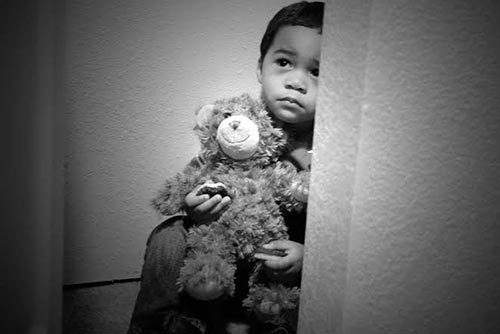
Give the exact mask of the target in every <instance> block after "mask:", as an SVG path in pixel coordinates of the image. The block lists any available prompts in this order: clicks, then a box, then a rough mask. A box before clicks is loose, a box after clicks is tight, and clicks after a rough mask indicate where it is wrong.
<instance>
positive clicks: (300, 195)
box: [291, 181, 309, 203]
mask: <svg viewBox="0 0 500 334" xmlns="http://www.w3.org/2000/svg"><path fill="white" fill-rule="evenodd" d="M291 192H292V196H293V198H295V199H296V200H297V201H299V202H302V203H307V198H308V197H309V187H308V186H307V185H306V184H304V183H302V182H299V181H295V182H293V183H292V185H291Z"/></svg>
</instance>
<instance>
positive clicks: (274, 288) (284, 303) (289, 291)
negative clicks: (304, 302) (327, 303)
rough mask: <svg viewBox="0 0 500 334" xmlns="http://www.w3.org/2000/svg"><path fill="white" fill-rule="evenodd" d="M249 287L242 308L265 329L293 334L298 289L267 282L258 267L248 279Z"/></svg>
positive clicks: (296, 312)
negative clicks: (247, 310) (251, 314)
mask: <svg viewBox="0 0 500 334" xmlns="http://www.w3.org/2000/svg"><path fill="white" fill-rule="evenodd" d="M249 286H250V289H249V293H248V297H247V298H246V299H245V300H244V301H243V306H245V307H246V308H247V309H249V311H250V312H251V313H253V314H254V315H255V317H256V318H257V319H258V320H259V322H261V323H262V324H263V325H264V326H265V327H269V328H275V329H278V328H279V329H282V330H284V332H286V333H293V332H294V331H295V330H296V326H297V320H298V304H299V295H300V291H299V289H298V288H297V287H288V286H285V285H283V284H277V283H269V282H267V281H266V279H265V277H264V275H263V273H262V271H261V270H260V266H259V265H257V266H256V270H255V271H254V272H253V273H252V275H251V277H250V279H249Z"/></svg>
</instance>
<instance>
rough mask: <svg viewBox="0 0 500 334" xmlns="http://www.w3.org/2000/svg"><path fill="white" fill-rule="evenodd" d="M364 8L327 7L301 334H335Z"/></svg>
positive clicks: (357, 129) (348, 207) (343, 286)
mask: <svg viewBox="0 0 500 334" xmlns="http://www.w3.org/2000/svg"><path fill="white" fill-rule="evenodd" d="M368 16H369V1H357V2H338V3H335V2H327V6H326V7H325V21H324V29H323V39H322V41H323V48H322V51H321V52H322V54H321V76H320V90H319V96H318V105H317V111H316V122H315V133H314V153H313V161H312V171H313V172H312V174H311V189H310V196H309V206H308V218H307V219H308V221H307V232H306V242H305V245H306V252H305V257H304V267H303V278H302V298H301V304H300V322H299V331H300V333H302V334H309V333H311V334H312V333H318V334H324V333H340V332H341V325H342V314H343V309H344V305H343V299H344V293H345V289H346V275H347V269H348V268H347V267H348V251H349V250H348V241H349V229H350V224H351V220H352V205H351V201H352V198H353V196H354V194H353V189H354V176H355V173H356V159H357V150H358V141H359V137H360V117H361V103H362V98H363V85H364V71H365V67H366V65H365V58H366V45H367V38H368V33H369V31H368V27H369V25H368V23H369V22H368Z"/></svg>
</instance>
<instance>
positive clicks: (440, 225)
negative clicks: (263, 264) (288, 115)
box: [301, 0, 500, 334]
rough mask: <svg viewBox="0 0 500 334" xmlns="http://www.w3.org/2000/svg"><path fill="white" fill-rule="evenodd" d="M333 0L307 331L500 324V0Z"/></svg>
mask: <svg viewBox="0 0 500 334" xmlns="http://www.w3.org/2000/svg"><path fill="white" fill-rule="evenodd" d="M329 4H330V6H331V7H330V8H329V12H330V14H329V15H332V16H331V17H332V19H331V22H332V23H333V27H334V28H333V29H327V30H326V31H327V32H330V33H331V34H333V36H329V37H328V36H326V35H325V38H326V40H327V44H326V45H325V49H324V53H323V55H322V57H323V58H322V69H321V71H322V72H321V73H322V74H321V75H322V79H323V81H322V84H323V87H322V95H321V97H320V102H321V103H320V108H319V110H318V115H317V117H318V119H320V120H321V121H320V122H317V127H316V135H315V147H314V158H313V177H312V185H311V191H312V194H311V200H312V201H313V202H312V203H311V208H310V211H309V221H308V234H307V240H306V242H307V254H306V261H307V262H306V263H305V273H304V281H305V287H304V295H303V298H302V302H303V303H302V304H301V333H304V334H305V333H370V334H371V333H384V334H387V333H492V334H493V333H499V332H500V324H499V321H498V314H500V288H499V287H500V275H499V271H500V258H499V257H498V254H500V243H499V242H498V238H499V236H500V206H499V205H498V203H499V201H500V168H499V167H500V165H499V162H500V109H499V106H500V94H499V92H500V83H499V78H500V40H499V39H498V31H500V7H499V4H498V2H494V1H481V2H470V1H453V2H452V1H446V2H442V1H430V0H423V1H376V0H374V1H370V4H369V13H370V17H369V21H368V23H369V35H368V37H366V36H363V35H362V33H361V32H363V31H364V30H365V22H367V21H364V20H365V19H366V18H365V17H364V13H366V9H367V7H366V2H363V1H356V2H351V3H349V4H347V3H346V2H340V1H338V2H337V1H331V2H329ZM349 13H359V14H360V15H350V16H339V14H343V15H344V14H345V15H348V14H349ZM342 17H344V19H343V18H342ZM349 19H352V20H349ZM356 26H357V27H358V28H359V29H356V28H352V27H356ZM335 28H336V30H335ZM358 33H359V34H360V35H358ZM349 37H352V39H351V38H350V40H346V38H349ZM354 37H358V38H359V39H355V38H354ZM360 39H361V40H360ZM362 40H365V41H367V42H368V43H367V44H365V45H363V43H362ZM365 46H366V48H365ZM358 48H361V50H358V51H356V49H358ZM363 48H365V50H366V53H365V56H366V58H365V60H366V66H365V70H364V74H365V77H364V83H359V82H357V80H358V79H359V77H360V74H359V71H358V67H357V65H358V64H359V62H362V57H360V58H356V56H357V55H358V53H359V54H363V51H362V49H363ZM349 55H352V57H350V58H349V57H348V56H349ZM323 66H324V67H323ZM351 70H353V72H352V74H349V72H350V71H351ZM325 72H327V73H325ZM360 86H364V91H363V95H362V98H361V99H360V101H361V104H360V106H361V118H360V122H358V121H357V118H358V115H359V108H358V105H357V104H356V101H355V100H356V99H354V103H352V102H351V100H353V98H352V96H353V95H355V96H357V95H358V94H359V91H358V90H357V89H358V88H359V87H360ZM358 125H359V127H358ZM357 134H358V135H357ZM339 145H340V147H338V146H339ZM355 146H357V150H356V148H355ZM353 154H354V156H353ZM353 181H354V183H353ZM325 291H328V292H329V293H325Z"/></svg>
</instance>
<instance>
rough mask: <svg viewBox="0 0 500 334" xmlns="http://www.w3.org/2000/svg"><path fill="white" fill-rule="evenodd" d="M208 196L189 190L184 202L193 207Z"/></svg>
mask: <svg viewBox="0 0 500 334" xmlns="http://www.w3.org/2000/svg"><path fill="white" fill-rule="evenodd" d="M209 198H210V196H208V195H206V194H204V195H196V192H194V191H193V192H190V193H189V194H187V196H186V199H185V202H186V205H187V206H188V207H190V208H192V207H195V206H198V205H200V204H202V203H204V202H205V201H207V200H208V199H209Z"/></svg>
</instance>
